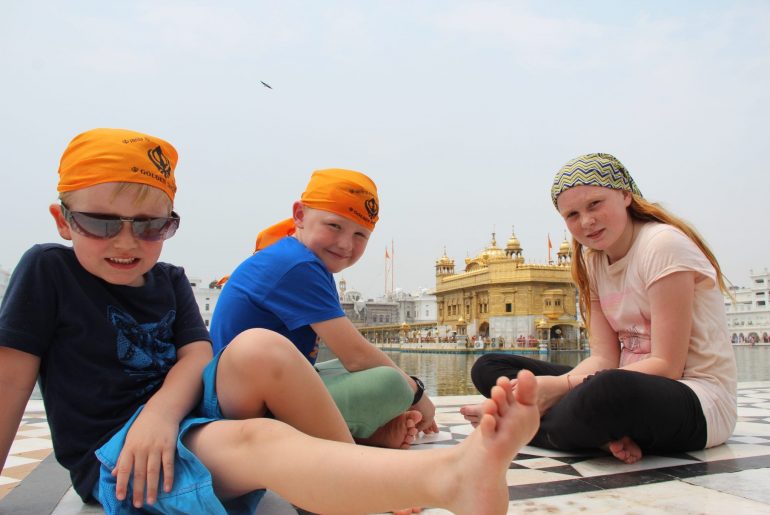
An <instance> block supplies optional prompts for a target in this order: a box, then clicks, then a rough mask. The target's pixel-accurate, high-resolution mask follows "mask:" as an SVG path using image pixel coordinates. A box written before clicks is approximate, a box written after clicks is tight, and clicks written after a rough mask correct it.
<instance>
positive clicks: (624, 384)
mask: <svg viewBox="0 0 770 515" xmlns="http://www.w3.org/2000/svg"><path fill="white" fill-rule="evenodd" d="M519 370H529V371H531V372H532V373H533V374H535V375H536V376H538V375H561V374H565V373H566V372H568V371H570V370H572V367H568V366H566V365H557V364H553V363H548V362H546V361H541V360H537V359H531V358H526V357H524V356H518V355H514V354H496V353H495V354H484V355H482V356H481V357H480V358H479V359H478V360H477V361H476V363H474V364H473V368H472V369H471V379H473V384H474V385H476V388H477V389H478V390H479V392H481V393H482V394H483V395H484V396H486V397H489V392H490V390H491V389H492V386H494V384H495V382H496V381H497V378H498V377H500V376H506V377H510V378H515V377H516V374H518V372H519ZM624 436H627V437H629V438H631V439H632V440H633V441H634V442H636V444H637V445H638V446H639V447H640V448H641V449H642V451H645V452H658V453H665V452H684V451H693V450H697V449H703V448H704V447H705V445H706V419H705V417H704V416H703V409H702V408H701V405H700V401H699V400H698V397H697V396H696V395H695V392H693V391H692V390H691V389H690V388H689V387H688V386H686V385H684V384H682V383H680V382H679V381H675V380H673V379H667V378H665V377H660V376H654V375H650V374H643V373H641V372H632V371H629V370H619V369H612V370H604V371H601V372H597V373H596V374H593V375H591V376H589V377H588V378H586V380H585V381H584V382H583V383H582V384H580V385H577V386H576V387H574V388H573V389H572V390H571V391H569V392H568V393H567V394H566V395H565V396H564V397H562V399H561V400H560V401H559V402H557V403H556V404H555V405H554V406H553V407H551V409H549V410H548V411H547V412H546V413H545V415H543V416H542V418H541V419H540V429H539V430H538V432H537V434H536V435H535V437H534V438H533V439H532V442H531V443H532V445H535V446H538V447H545V448H548V449H560V450H577V449H590V448H596V447H601V446H603V445H605V444H607V443H608V442H611V441H614V440H620V439H621V438H622V437H624Z"/></svg>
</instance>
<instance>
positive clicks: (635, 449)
mask: <svg viewBox="0 0 770 515" xmlns="http://www.w3.org/2000/svg"><path fill="white" fill-rule="evenodd" d="M607 448H608V450H609V451H610V452H611V453H612V455H613V456H615V457H616V458H617V459H619V460H620V461H622V462H623V463H627V464H629V465H630V464H632V463H636V462H637V461H639V460H640V459H642V449H640V448H639V446H638V445H636V442H635V441H633V440H631V439H630V438H629V437H627V436H624V437H623V438H621V439H620V440H615V441H614V442H610V443H608V444H607Z"/></svg>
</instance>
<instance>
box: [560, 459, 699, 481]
mask: <svg viewBox="0 0 770 515" xmlns="http://www.w3.org/2000/svg"><path fill="white" fill-rule="evenodd" d="M690 463H697V462H696V461H695V460H683V459H679V458H670V457H667V456H644V457H642V459H641V460H639V461H637V462H636V463H632V464H630V465H629V464H627V463H623V462H622V461H620V460H619V459H617V458H614V457H612V456H607V457H603V458H593V459H590V460H586V461H580V462H577V463H573V464H572V466H573V467H574V468H575V470H577V471H578V472H580V474H581V475H582V476H584V477H595V476H606V475H609V474H620V473H625V472H636V471H638V470H651V469H657V468H662V467H673V466H676V465H687V464H690Z"/></svg>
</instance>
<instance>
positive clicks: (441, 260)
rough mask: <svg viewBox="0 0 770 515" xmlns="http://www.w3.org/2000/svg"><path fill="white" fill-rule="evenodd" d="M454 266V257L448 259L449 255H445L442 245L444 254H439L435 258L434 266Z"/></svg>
mask: <svg viewBox="0 0 770 515" xmlns="http://www.w3.org/2000/svg"><path fill="white" fill-rule="evenodd" d="M441 265H445V266H455V261H454V259H450V258H449V256H447V255H446V247H444V255H443V256H441V257H440V258H438V259H437V260H436V266H441Z"/></svg>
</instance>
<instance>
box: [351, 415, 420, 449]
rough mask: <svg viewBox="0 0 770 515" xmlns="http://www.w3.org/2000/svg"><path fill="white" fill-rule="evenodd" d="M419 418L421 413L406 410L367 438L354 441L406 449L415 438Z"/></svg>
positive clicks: (375, 445)
mask: <svg viewBox="0 0 770 515" xmlns="http://www.w3.org/2000/svg"><path fill="white" fill-rule="evenodd" d="M420 420H422V413H420V412H419V411H416V410H412V411H407V412H406V413H402V414H400V415H398V416H397V417H395V418H394V419H393V420H391V421H390V422H388V423H387V424H385V425H384V426H382V427H381V428H379V429H378V430H377V431H375V432H374V434H372V436H370V437H369V438H356V443H359V444H361V445H371V446H374V447H385V448H388V449H408V448H409V446H410V445H411V444H412V443H413V442H414V439H415V438H417V423H418V422H419V421H420Z"/></svg>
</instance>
